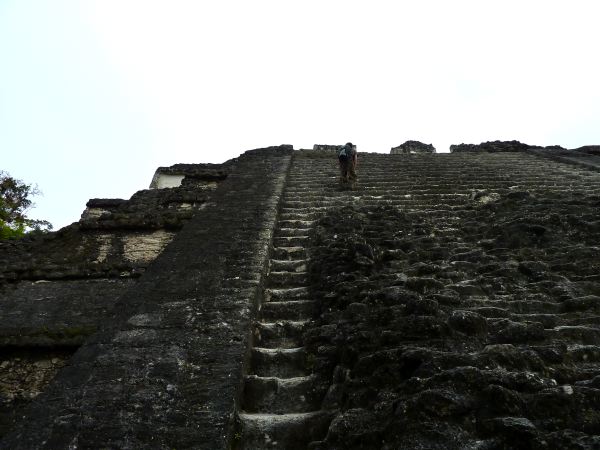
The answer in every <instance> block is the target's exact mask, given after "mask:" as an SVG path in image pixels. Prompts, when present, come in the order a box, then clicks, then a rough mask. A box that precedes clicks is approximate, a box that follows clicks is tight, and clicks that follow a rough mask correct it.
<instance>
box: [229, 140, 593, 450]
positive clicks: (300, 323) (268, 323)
mask: <svg viewBox="0 0 600 450" xmlns="http://www.w3.org/2000/svg"><path fill="white" fill-rule="evenodd" d="M358 174H359V183H358V185H357V186H356V188H355V189H354V190H342V189H340V187H339V185H338V183H337V176H338V171H337V164H336V161H335V157H334V156H333V155H328V154H325V153H319V152H309V151H307V152H298V153H297V154H296V155H295V156H294V160H293V162H292V167H291V171H290V175H289V178H288V182H287V186H286V189H285V191H284V195H283V198H282V200H281V204H280V213H279V219H278V222H277V228H276V230H275V232H274V239H273V248H272V252H271V261H270V271H269V274H268V276H267V281H266V288H265V292H264V302H263V304H262V307H261V309H260V313H259V321H258V322H257V323H256V325H255V336H254V348H253V349H252V356H251V363H250V368H249V374H248V375H247V376H246V379H245V388H244V397H243V401H242V404H241V412H240V413H239V420H240V423H241V428H240V433H239V435H238V436H237V449H247V450H262V449H286V450H296V449H306V448H318V446H319V444H318V441H321V440H322V439H324V438H325V435H326V433H327V429H328V426H329V423H330V421H331V419H332V417H333V416H334V415H335V411H331V410H328V409H327V405H322V403H321V402H322V399H323V397H324V395H325V392H323V390H322V389H320V388H319V387H317V386H315V385H314V376H313V375H311V361H310V356H309V355H307V354H306V352H305V349H304V347H303V343H302V332H303V329H304V327H305V326H306V325H307V324H308V323H309V321H310V319H311V318H312V316H313V311H314V306H315V305H314V302H313V299H311V298H310V295H309V290H308V277H307V265H308V257H309V255H307V252H306V244H307V242H308V239H309V231H310V229H311V227H312V226H313V224H314V223H315V221H316V220H317V219H318V218H319V217H321V216H322V215H323V214H324V213H325V212H326V211H327V210H328V209H330V208H335V207H343V206H351V205H354V206H361V207H362V206H383V205H392V206H395V207H398V208H401V209H402V210H404V211H406V212H408V213H418V214H420V215H426V216H428V217H430V218H431V219H432V220H434V222H435V224H436V227H435V234H436V235H437V238H438V241H437V242H438V243H439V242H443V243H444V245H445V246H446V247H447V248H448V249H449V250H448V253H449V254H450V255H451V256H452V255H460V254H461V252H463V253H464V252H467V251H469V249H468V248H466V247H465V246H464V245H463V243H462V242H461V239H460V238H457V236H456V233H455V231H456V230H458V229H459V228H460V227H461V226H462V225H463V223H464V221H465V217H466V216H468V215H469V214H470V210H469V208H472V206H473V205H474V204H481V203H485V202H489V201H494V200H495V199H497V198H499V197H501V196H506V195H509V194H511V193H518V192H522V191H527V192H529V193H530V194H532V195H536V194H540V195H543V196H549V195H550V196H552V195H553V193H557V194H558V193H560V194H564V192H565V191H571V193H572V195H573V196H577V195H592V194H596V195H598V194H600V175H598V174H597V173H594V172H589V171H586V170H585V169H581V168H577V167H573V166H568V165H564V164H560V163H557V162H554V161H551V160H547V159H544V158H540V157H536V156H534V155H529V154H524V153H502V154H500V153H498V154H489V153H484V154H466V153H462V154H438V155H408V156H407V155H378V154H361V155H360V156H359V166H358ZM556 251H557V252H558V251H559V249H556ZM560 251H563V252H564V251H567V250H566V249H561V250H560ZM454 261H459V262H460V258H457V257H456V256H454ZM442 281H443V282H444V283H447V284H448V286H452V287H453V288H455V289H456V291H458V292H459V294H460V295H461V297H463V301H462V303H461V309H462V310H465V309H470V310H473V311H477V313H478V314H482V315H484V316H485V319H486V320H487V321H491V322H493V321H495V320H505V319H506V318H510V320H511V321H514V322H523V323H525V322H528V323H529V322H530V321H532V320H539V321H540V322H541V323H543V324H544V330H543V333H545V336H546V337H547V339H548V340H552V339H554V338H555V337H556V336H557V335H559V336H562V337H564V338H565V339H566V340H567V341H568V343H569V344H570V345H573V346H584V345H589V344H590V343H592V342H593V343H596V341H598V340H599V339H600V329H599V328H598V326H597V323H596V324H595V325H593V326H591V327H590V326H589V324H585V323H584V324H581V323H579V322H581V321H582V320H583V319H581V318H579V319H581V320H579V322H577V320H578V317H579V316H568V317H567V316H564V315H561V314H560V313H561V307H560V305H559V304H558V303H557V301H556V300H554V299H548V298H545V299H543V300H540V301H539V302H537V303H536V302H534V301H527V302H523V301H518V300H517V299H515V297H514V296H513V294H514V293H513V292H502V290H501V289H498V290H497V292H496V293H495V294H494V295H489V294H488V295H484V294H483V292H481V290H479V289H478V288H473V287H472V285H471V284H470V283H469V280H464V279H458V280H457V279H448V280H442ZM461 289H462V290H461ZM574 309H577V308H574ZM548 314H552V317H550V316H548ZM589 321H590V320H588V322H589ZM583 322H585V320H583ZM591 322H594V321H593V320H591ZM577 327H579V328H577ZM584 328H585V329H584ZM590 336H592V337H590ZM578 348H579V347H578ZM581 353H582V355H583V356H581V358H580V359H581V361H582V364H583V362H584V361H585V364H586V367H587V368H586V370H587V371H588V372H590V373H593V372H594V370H597V369H598V367H596V366H597V365H598V364H597V362H594V361H590V358H589V357H587V356H585V355H584V353H585V351H584V350H581ZM590 364H592V365H594V364H595V365H594V368H593V370H592V369H589V367H588V366H589V365H590ZM311 442H313V444H312V445H311V444H310V443H311Z"/></svg>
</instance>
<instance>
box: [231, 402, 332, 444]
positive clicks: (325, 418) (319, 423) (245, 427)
mask: <svg viewBox="0 0 600 450" xmlns="http://www.w3.org/2000/svg"><path fill="white" fill-rule="evenodd" d="M332 418H333V413H332V412H329V411H315V412H307V413H298V414H247V413H240V414H238V420H239V422H240V425H241V431H240V440H239V445H238V446H237V447H236V450H306V448H307V446H308V444H309V443H310V442H312V441H316V440H320V439H323V438H324V437H325V434H326V433H327V429H328V427H329V424H330V422H331V419H332Z"/></svg>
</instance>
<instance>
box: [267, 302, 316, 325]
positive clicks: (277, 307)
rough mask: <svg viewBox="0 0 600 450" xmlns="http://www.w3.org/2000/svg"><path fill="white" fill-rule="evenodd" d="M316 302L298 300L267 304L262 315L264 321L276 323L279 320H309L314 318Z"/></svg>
mask: <svg viewBox="0 0 600 450" xmlns="http://www.w3.org/2000/svg"><path fill="white" fill-rule="evenodd" d="M314 309H315V302H314V301H312V300H296V301H287V302H272V301H271V302H265V303H263V304H262V307H261V310H260V313H261V317H262V320H264V321H266V322H276V321H279V320H307V319H310V318H311V317H312V316H313V312H314Z"/></svg>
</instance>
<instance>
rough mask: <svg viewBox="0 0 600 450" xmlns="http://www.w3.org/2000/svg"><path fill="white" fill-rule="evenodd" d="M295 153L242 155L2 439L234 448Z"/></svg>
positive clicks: (16, 444)
mask: <svg viewBox="0 0 600 450" xmlns="http://www.w3.org/2000/svg"><path fill="white" fill-rule="evenodd" d="M291 150H292V149H291V147H289V146H282V147H276V148H270V149H262V150H257V151H249V152H246V153H245V154H244V155H242V157H240V158H239V159H237V160H236V161H235V163H234V167H233V168H232V170H231V173H230V175H229V176H228V177H227V179H226V180H224V181H222V182H221V183H220V184H219V186H218V188H217V189H216V190H215V191H214V192H213V194H212V196H211V201H210V205H208V206H207V207H205V208H204V209H203V210H202V214H196V215H195V216H193V217H192V218H191V219H190V222H189V223H188V224H187V226H185V227H183V229H182V230H181V231H180V232H179V233H178V235H177V237H176V238H175V239H174V241H172V242H171V244H170V245H169V246H168V247H167V248H166V249H165V251H164V252H163V253H162V254H161V256H160V257H159V258H158V259H157V260H155V261H154V262H153V263H152V264H151V265H150V266H149V267H148V269H147V271H146V272H145V274H144V275H143V276H142V277H141V278H140V279H139V281H137V283H136V285H135V286H133V287H131V288H129V289H127V290H125V291H124V292H123V293H122V294H121V296H120V299H119V301H118V302H117V304H116V305H115V306H114V307H113V308H109V310H108V311H107V314H106V315H105V316H104V318H103V321H102V323H101V324H99V325H100V326H99V328H100V330H99V331H98V332H97V333H96V334H94V335H93V336H92V337H91V338H90V339H89V340H87V341H86V342H85V343H84V344H83V345H82V346H81V347H80V348H79V350H78V351H77V352H76V353H75V354H74V356H73V357H72V358H71V360H70V361H69V364H68V366H67V367H65V368H64V369H63V370H62V371H60V372H59V374H58V376H57V377H56V378H55V379H54V381H53V382H52V383H51V384H50V386H49V387H48V388H47V389H46V390H45V391H44V393H42V394H41V395H39V396H38V397H37V398H36V401H35V403H33V404H31V405H29V407H27V408H26V410H25V412H24V413H23V415H24V416H25V419H24V420H22V421H21V422H20V423H18V424H16V425H15V427H14V428H13V430H12V431H11V432H10V433H9V434H8V435H7V436H5V437H4V439H3V440H2V441H1V444H0V447H1V448H11V449H13V448H14V449H32V448H48V449H57V448H75V447H76V448H92V447H93V448H132V449H133V448H205V449H215V448H223V447H224V446H225V445H226V442H227V439H228V433H229V426H230V420H229V419H230V416H231V415H232V414H233V412H234V409H235V401H236V398H237V392H238V390H239V388H240V384H241V377H242V369H243V365H244V362H245V360H246V354H247V351H248V350H247V349H248V339H249V335H250V322H251V317H252V310H253V308H254V307H255V304H256V302H257V298H256V297H257V294H258V287H259V285H260V281H261V276H262V273H263V271H264V266H265V263H266V256H267V252H268V246H269V242H270V239H271V235H272V229H273V221H274V218H275V214H276V210H277V203H278V198H279V193H280V191H281V189H282V187H283V183H284V180H285V175H286V170H287V166H288V164H289V160H290V153H291ZM88 228H94V227H88ZM15 295H19V294H15Z"/></svg>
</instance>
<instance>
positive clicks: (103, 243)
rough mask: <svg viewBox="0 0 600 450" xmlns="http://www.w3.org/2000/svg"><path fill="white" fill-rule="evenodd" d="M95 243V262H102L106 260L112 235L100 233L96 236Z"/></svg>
mask: <svg viewBox="0 0 600 450" xmlns="http://www.w3.org/2000/svg"><path fill="white" fill-rule="evenodd" d="M96 243H97V245H98V258H96V262H97V263H103V262H104V261H106V258H107V257H108V254H109V252H110V249H111V247H112V235H110V234H101V235H99V236H98V237H97V238H96Z"/></svg>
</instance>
